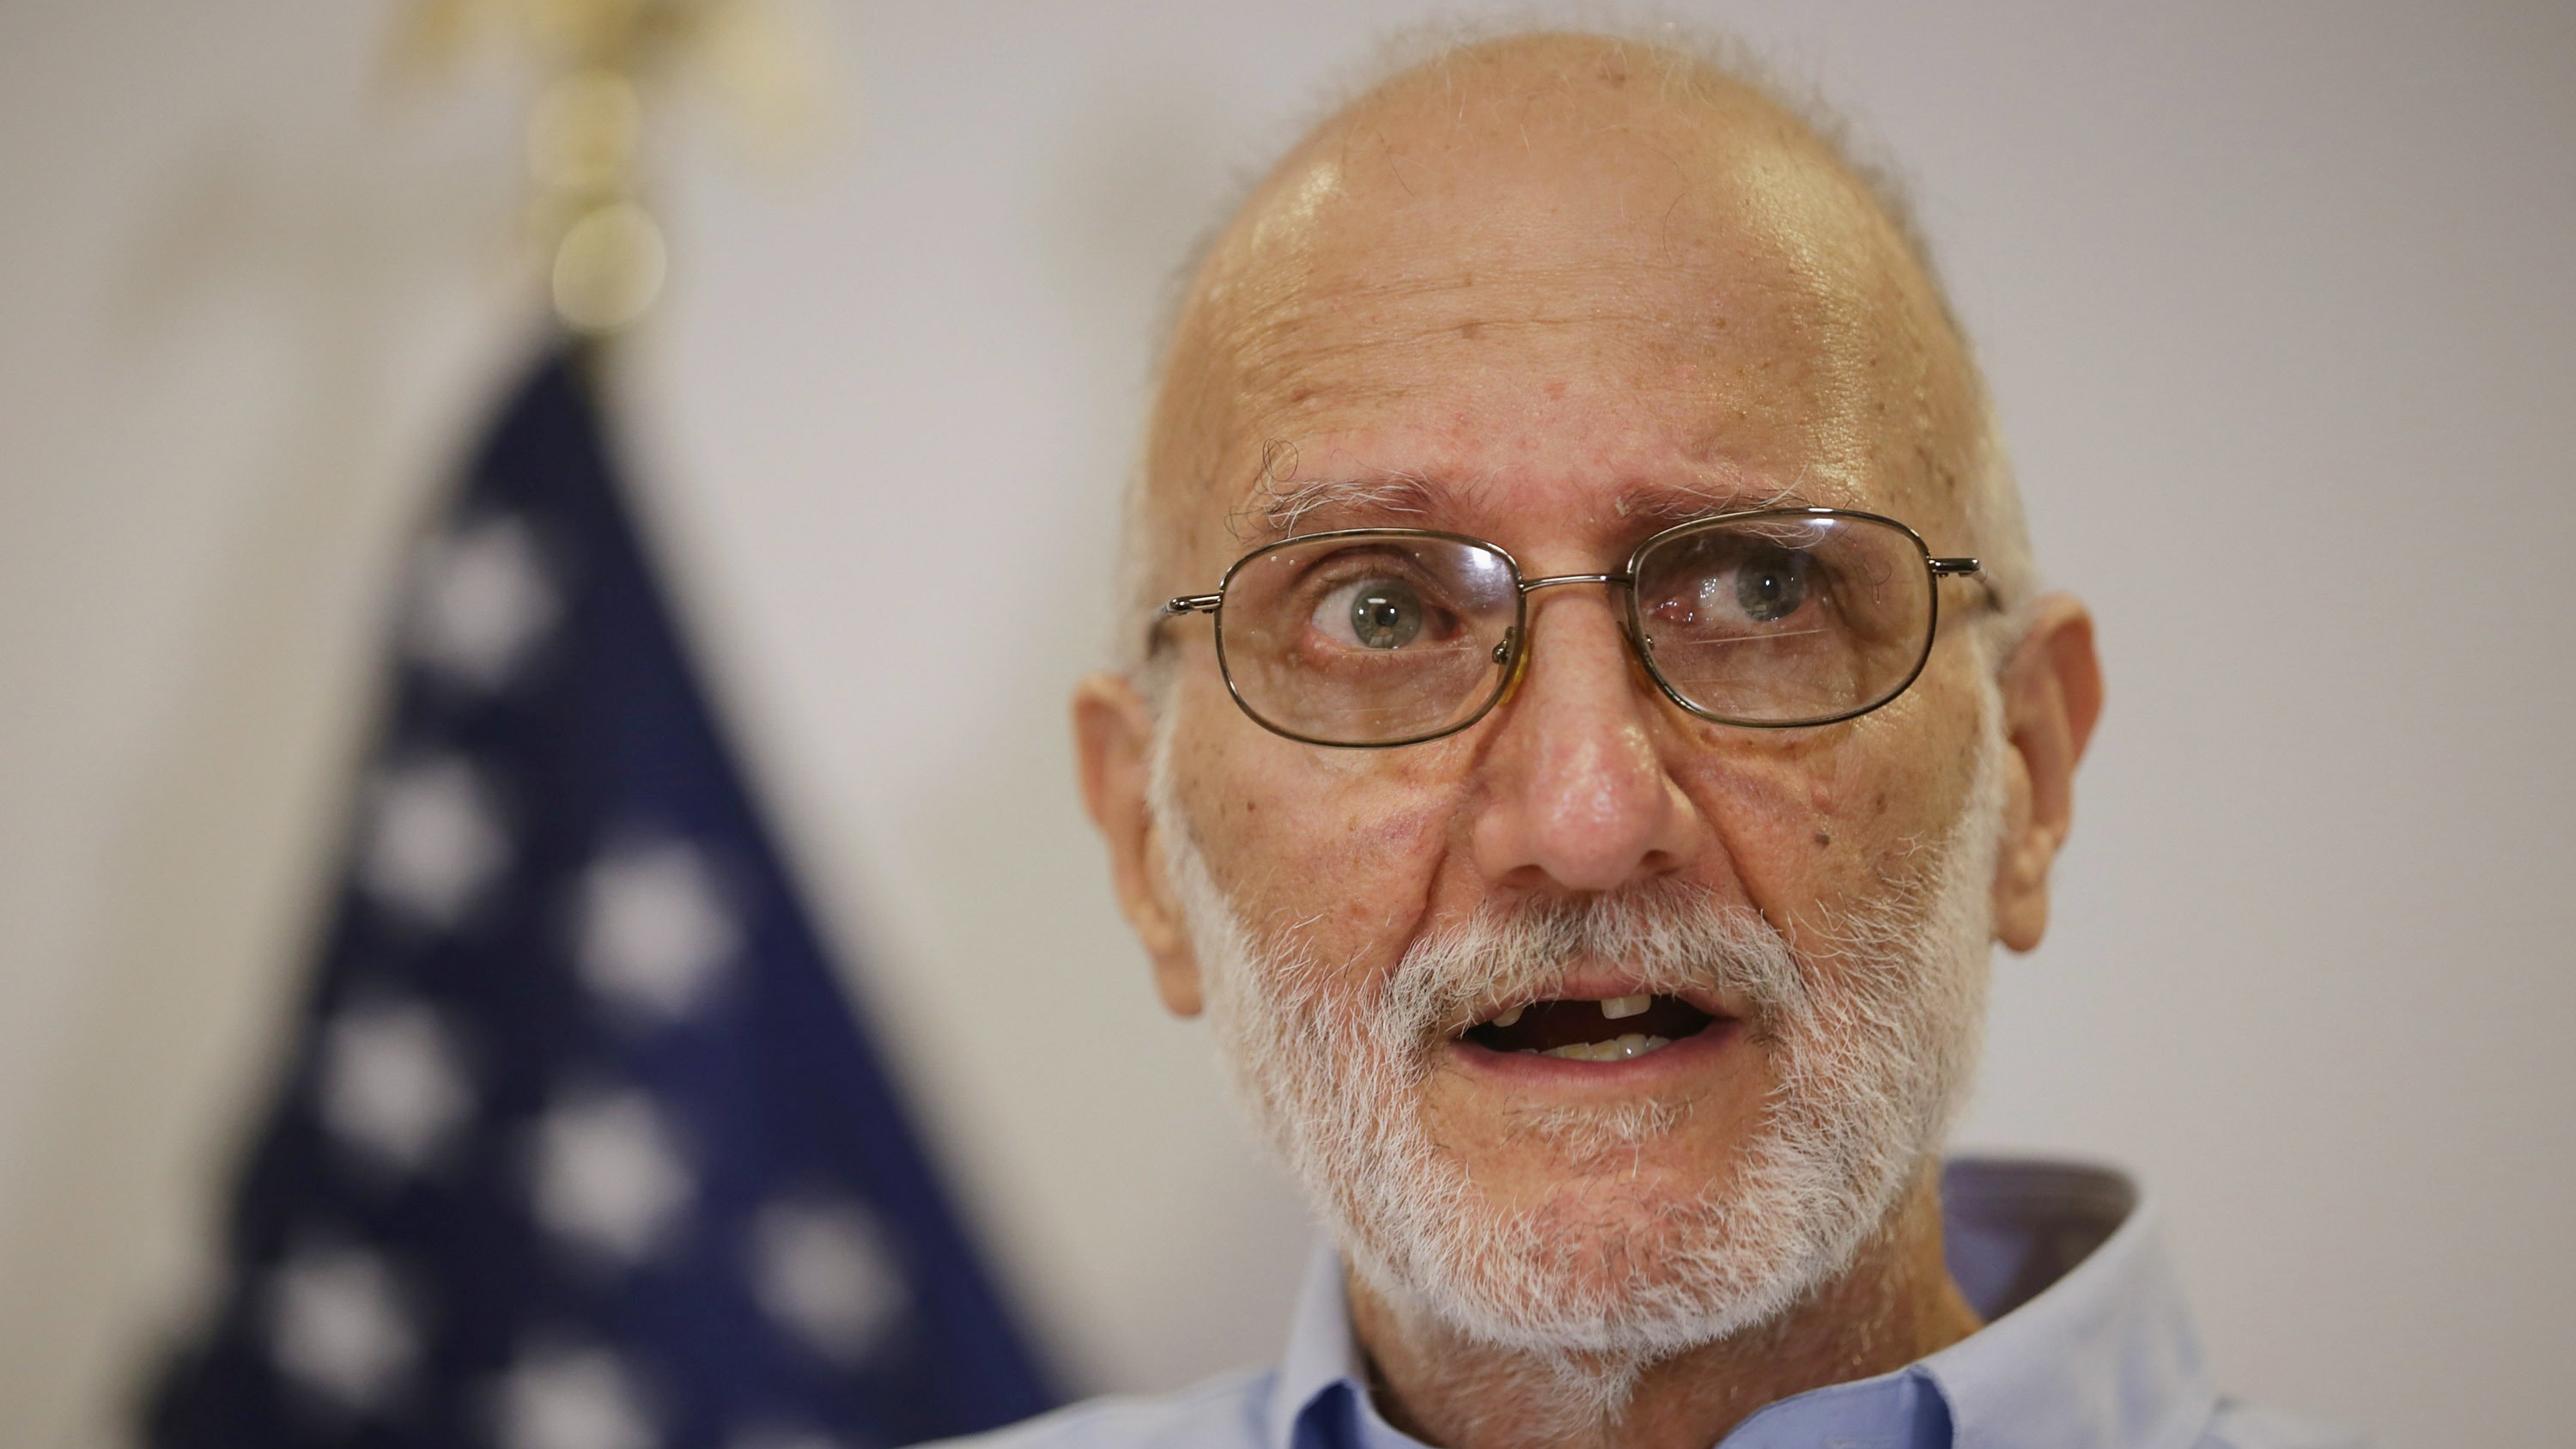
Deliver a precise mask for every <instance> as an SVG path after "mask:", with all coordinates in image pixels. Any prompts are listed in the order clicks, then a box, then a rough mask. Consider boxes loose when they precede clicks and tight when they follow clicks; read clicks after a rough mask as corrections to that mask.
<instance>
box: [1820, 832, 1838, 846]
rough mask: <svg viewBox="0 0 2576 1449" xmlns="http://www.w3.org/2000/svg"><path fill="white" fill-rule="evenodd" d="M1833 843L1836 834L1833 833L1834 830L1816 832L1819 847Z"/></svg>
mask: <svg viewBox="0 0 2576 1449" xmlns="http://www.w3.org/2000/svg"><path fill="white" fill-rule="evenodd" d="M1833 843H1834V835H1833V832H1832V831H1830V830H1819V831H1817V832H1816V844H1817V846H1818V847H1819V848H1822V847H1824V846H1828V845H1831V844H1833Z"/></svg>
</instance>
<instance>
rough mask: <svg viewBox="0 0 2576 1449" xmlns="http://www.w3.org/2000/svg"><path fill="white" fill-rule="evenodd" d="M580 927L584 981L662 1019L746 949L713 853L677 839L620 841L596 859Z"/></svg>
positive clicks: (693, 1001) (698, 994) (679, 1012)
mask: <svg viewBox="0 0 2576 1449" xmlns="http://www.w3.org/2000/svg"><path fill="white" fill-rule="evenodd" d="M579 929H580V943H579V947H578V951H577V959H578V961H579V964H580V968H581V979H582V980H583V981H584V982H585V983H587V984H588V985H589V986H590V988H591V989H592V990H593V991H596V992H598V993H599V994H600V995H602V996H604V997H606V998H608V999H609V1000H611V1001H614V1002H616V1003H618V1004H619V1005H621V1006H625V1007H627V1008H629V1009H632V1010H635V1011H639V1012H642V1013H645V1014H646V1015H649V1016H651V1017H653V1018H655V1019H658V1020H663V1021H671V1020H676V1019H678V1018H680V1017H682V1016H685V1015H687V1014H688V1013H689V1011H690V1010H691V1009H693V1008H694V1007H696V1005H697V1004H698V1002H699V1001H700V999H701V998H703V997H704V996H705V994H706V991H707V989H708V988H709V987H710V986H712V985H713V984H714V982H715V979H716V977H717V975H718V974H719V973H721V972H722V971H723V969H724V968H725V967H726V966H727V965H728V964H729V963H731V961H732V960H733V957H734V953H735V952H736V951H738V950H740V949H741V947H742V932H741V929H740V928H739V927H738V926H736V925H735V923H734V916H733V913H732V911H730V910H728V909H727V908H726V905H725V901H724V896H723V893H722V891H721V890H720V889H719V887H718V884H717V881H716V876H715V872H714V871H713V870H711V869H709V868H708V866H707V862H706V857H705V856H704V855H703V854H701V853H700V852H699V851H698V850H696V849H695V848H694V847H692V846H689V845H687V844H684V843H682V842H680V841H676V840H666V841H657V842H649V843H634V844H627V845H621V846H617V847H614V848H612V849H611V850H609V851H608V852H607V853H605V854H604V855H602V856H601V857H600V858H599V859H598V860H597V861H596V862H594V863H593V864H592V865H591V867H590V869H589V870H588V871H587V872H585V873H584V874H583V876H582V882H581V904H580V928H579Z"/></svg>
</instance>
